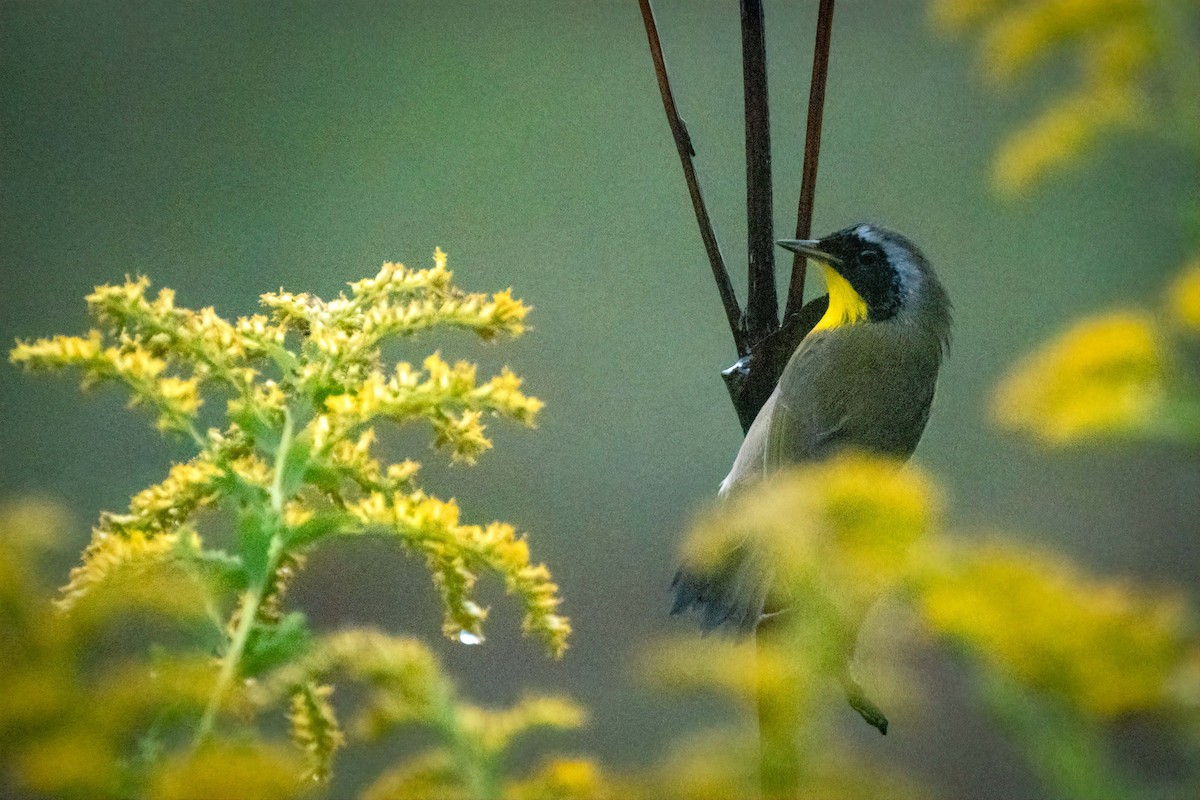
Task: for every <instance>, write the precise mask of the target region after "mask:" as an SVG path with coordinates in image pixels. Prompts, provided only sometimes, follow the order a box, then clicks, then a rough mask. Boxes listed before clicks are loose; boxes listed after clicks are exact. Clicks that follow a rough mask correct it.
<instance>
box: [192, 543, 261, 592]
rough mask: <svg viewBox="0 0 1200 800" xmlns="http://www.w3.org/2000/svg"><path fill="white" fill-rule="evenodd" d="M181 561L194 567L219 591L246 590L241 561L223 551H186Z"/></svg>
mask: <svg viewBox="0 0 1200 800" xmlns="http://www.w3.org/2000/svg"><path fill="white" fill-rule="evenodd" d="M180 558H181V560H184V561H186V562H187V563H189V564H192V565H193V566H195V567H196V569H197V571H199V572H200V574H202V575H203V576H204V577H205V578H206V579H207V580H208V581H210V582H211V583H213V584H215V586H216V587H218V588H221V589H228V590H231V591H241V590H243V589H245V588H246V586H247V583H246V570H245V567H244V565H243V564H242V559H241V558H239V557H238V556H235V555H233V554H232V553H226V552H225V551H224V550H197V551H191V550H189V551H186V552H185V553H183V554H182V555H181V557H180Z"/></svg>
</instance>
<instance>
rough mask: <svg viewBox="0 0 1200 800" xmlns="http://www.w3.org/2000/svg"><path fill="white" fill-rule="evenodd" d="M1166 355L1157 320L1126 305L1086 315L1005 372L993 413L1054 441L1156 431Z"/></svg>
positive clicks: (1010, 425)
mask: <svg viewBox="0 0 1200 800" xmlns="http://www.w3.org/2000/svg"><path fill="white" fill-rule="evenodd" d="M1166 381H1167V358H1166V355H1165V353H1164V350H1163V346H1162V343H1161V342H1160V340H1159V336H1158V332H1157V330H1156V327H1155V325H1154V321H1153V320H1152V319H1150V317H1148V316H1147V315H1145V314H1141V313H1138V312H1133V311H1121V312H1114V313H1110V314H1106V315H1103V316H1098V317H1092V318H1089V319H1085V320H1083V321H1081V322H1079V323H1077V324H1076V325H1074V326H1073V327H1071V328H1070V329H1068V330H1067V331H1066V332H1065V333H1063V334H1062V335H1060V336H1059V337H1058V338H1056V339H1054V340H1052V341H1051V342H1049V343H1048V344H1046V345H1045V346H1044V347H1042V348H1041V349H1039V350H1037V351H1035V352H1034V353H1032V354H1031V355H1029V356H1028V357H1026V358H1025V359H1024V360H1023V361H1021V362H1020V363H1018V364H1017V366H1016V368H1015V369H1014V370H1013V371H1012V372H1011V373H1010V374H1009V375H1008V376H1007V377H1005V378H1004V380H1003V381H1002V382H1001V384H1000V386H999V387H998V389H997V393H996V397H995V401H994V404H993V414H994V415H995V417H996V419H997V421H998V422H999V423H1000V424H1001V425H1004V426H1005V427H1008V428H1012V429H1014V430H1020V431H1023V432H1025V433H1028V434H1030V435H1032V436H1034V437H1036V438H1038V439H1040V440H1042V441H1044V442H1046V443H1049V444H1064V443H1067V442H1071V441H1075V440H1077V439H1080V438H1082V437H1085V436H1096V435H1120V434H1129V433H1135V432H1145V431H1148V430H1152V429H1153V428H1154V427H1155V426H1156V425H1157V416H1158V415H1159V414H1161V413H1162V410H1163V409H1162V403H1163V398H1164V396H1165V384H1166Z"/></svg>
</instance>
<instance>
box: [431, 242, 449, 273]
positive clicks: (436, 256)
mask: <svg viewBox="0 0 1200 800" xmlns="http://www.w3.org/2000/svg"><path fill="white" fill-rule="evenodd" d="M433 265H434V268H435V269H445V268H446V253H445V251H443V250H442V248H440V247H435V248H434V249H433Z"/></svg>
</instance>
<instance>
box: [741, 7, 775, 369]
mask: <svg viewBox="0 0 1200 800" xmlns="http://www.w3.org/2000/svg"><path fill="white" fill-rule="evenodd" d="M741 9H742V78H743V94H744V99H745V106H746V234H747V237H746V238H747V242H746V244H747V249H748V251H749V256H750V258H749V264H748V269H749V278H750V279H749V298H748V299H747V301H746V333H747V335H748V336H749V339H750V346H751V347H754V346H755V345H757V344H758V343H759V342H761V341H762V340H764V339H766V338H767V337H768V336H769V335H771V334H772V333H773V332H774V331H775V330H776V329H777V328H778V327H779V305H778V300H777V299H776V294H775V232H774V220H773V219H772V208H771V120H770V113H769V111H768V107H767V42H766V35H765V32H764V30H763V28H764V23H763V5H762V0H741Z"/></svg>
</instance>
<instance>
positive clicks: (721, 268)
mask: <svg viewBox="0 0 1200 800" xmlns="http://www.w3.org/2000/svg"><path fill="white" fill-rule="evenodd" d="M638 5H639V6H640V7H641V10H642V24H643V25H644V26H645V28H646V38H647V39H648V40H649V42H650V58H651V59H652V60H653V61H654V75H655V77H656V78H657V79H658V92H659V94H660V95H661V96H662V101H663V110H664V111H666V113H667V124H668V125H669V126H670V128H671V135H672V137H674V139H675V149H676V150H677V151H678V152H679V163H680V165H681V166H682V167H683V178H684V180H685V181H686V182H687V187H688V194H689V195H690V196H691V198H692V210H693V211H694V212H695V214H696V224H697V225H699V226H700V239H701V240H702V241H703V242H704V251H705V252H706V253H707V254H708V263H709V265H710V266H711V267H712V274H713V279H714V280H715V281H716V282H717V293H718V294H720V296H721V305H722V306H723V307H724V309H725V317H726V319H727V320H728V321H729V331H730V333H732V334H733V344H734V346H735V347H736V348H737V354H738V356H739V357H741V356H745V355H748V354H749V353H750V347H749V344H748V343H747V341H746V337H745V334H744V331H743V330H742V310H741V307H740V306H738V301H737V296H736V295H735V294H734V291H733V283H732V282H731V281H730V279H729V271H728V270H727V269H726V268H725V258H724V256H722V255H721V245H720V244H718V243H717V235H716V233H714V232H713V226H712V220H711V219H710V218H709V216H708V208H707V207H706V206H705V205H704V195H703V194H701V192H700V181H699V179H698V178H697V177H696V165H695V164H693V163H692V157H693V156H695V155H696V150H695V148H694V147H692V139H691V137H690V136H689V135H688V132H687V126H686V125H684V122H683V118H682V117H680V116H679V110H678V109H677V108H676V106H675V95H674V93H673V92H672V91H671V81H670V78H669V77H668V76H667V62H666V59H665V58H664V57H663V51H662V42H660V41H659V38H658V23H657V22H655V20H654V9H653V8H652V7H651V5H650V0H638Z"/></svg>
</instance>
